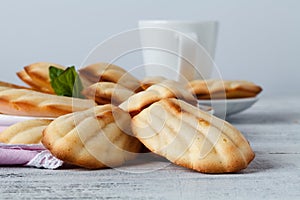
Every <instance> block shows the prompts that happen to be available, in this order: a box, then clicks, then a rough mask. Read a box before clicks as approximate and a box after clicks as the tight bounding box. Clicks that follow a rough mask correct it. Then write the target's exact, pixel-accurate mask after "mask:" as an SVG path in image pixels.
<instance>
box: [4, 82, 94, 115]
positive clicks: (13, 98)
mask: <svg viewBox="0 0 300 200" xmlns="http://www.w3.org/2000/svg"><path fill="white" fill-rule="evenodd" d="M93 106H95V102H94V101H92V100H87V99H78V98H71V97H65V96H57V95H52V94H46V93H42V92H37V91H33V90H27V89H17V88H9V87H4V86H0V113H4V114H9V115H22V116H36V117H39V116H40V117H58V116H60V115H64V114H67V113H71V112H75V111H81V110H86V109H89V108H91V107H93Z"/></svg>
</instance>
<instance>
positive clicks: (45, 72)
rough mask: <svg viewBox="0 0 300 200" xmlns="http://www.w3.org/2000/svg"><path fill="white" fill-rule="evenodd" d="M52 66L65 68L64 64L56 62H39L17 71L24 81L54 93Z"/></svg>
mask: <svg viewBox="0 0 300 200" xmlns="http://www.w3.org/2000/svg"><path fill="white" fill-rule="evenodd" d="M50 66H54V67H57V68H60V69H65V67H64V66H62V65H59V64H55V63H48V62H37V63H33V64H30V65H27V66H25V67H24V69H23V70H22V71H20V72H17V75H18V77H19V78H20V79H21V80H22V81H24V82H25V83H27V84H28V85H29V86H31V87H32V88H34V89H36V90H38V91H41V92H46V93H51V94H54V91H53V89H52V86H51V83H50V76H49V67H50Z"/></svg>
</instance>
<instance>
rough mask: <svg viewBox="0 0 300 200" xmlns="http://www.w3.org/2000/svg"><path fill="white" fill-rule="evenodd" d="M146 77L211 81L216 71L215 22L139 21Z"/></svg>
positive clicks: (216, 24)
mask: <svg viewBox="0 0 300 200" xmlns="http://www.w3.org/2000/svg"><path fill="white" fill-rule="evenodd" d="M139 31H140V39H141V46H142V48H143V58H144V66H145V74H146V76H164V77H165V78H168V79H173V80H177V81H180V80H183V79H184V80H187V81H190V80H194V79H208V78H209V77H210V75H211V72H212V69H213V65H214V64H213V58H214V54H215V48H216V39H217V31H218V23H217V22H216V21H199V22H198V21H162V20H142V21H139Z"/></svg>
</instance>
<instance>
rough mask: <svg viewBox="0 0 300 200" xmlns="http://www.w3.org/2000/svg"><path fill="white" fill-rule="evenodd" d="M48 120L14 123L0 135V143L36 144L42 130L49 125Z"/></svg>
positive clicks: (39, 139)
mask: <svg viewBox="0 0 300 200" xmlns="http://www.w3.org/2000/svg"><path fill="white" fill-rule="evenodd" d="M51 121H52V120H48V119H33V120H28V121H22V122H19V123H16V124H14V125H12V126H10V127H8V128H6V129H5V130H4V131H2V132H1V133H0V142H2V143H6V144H38V143H40V142H41V139H42V132H43V130H44V129H45V128H46V127H47V126H48V125H49V124H50V123H51Z"/></svg>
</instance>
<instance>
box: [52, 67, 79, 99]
mask: <svg viewBox="0 0 300 200" xmlns="http://www.w3.org/2000/svg"><path fill="white" fill-rule="evenodd" d="M49 75H50V80H51V86H52V88H53V90H54V92H55V93H56V94H57V95H60V96H68V97H77V98H84V97H83V95H82V94H81V91H82V90H83V86H82V83H81V80H80V78H79V75H78V74H77V72H76V70H75V67H74V66H72V67H68V68H67V69H66V70H62V69H58V68H56V67H54V66H51V67H50V68H49Z"/></svg>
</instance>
